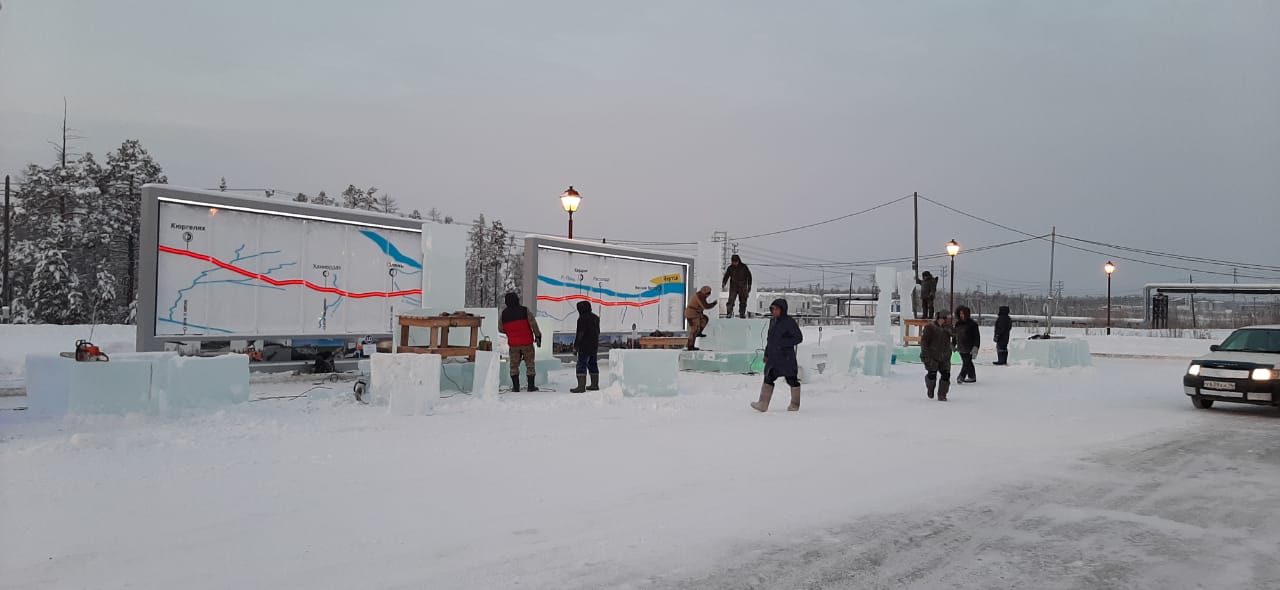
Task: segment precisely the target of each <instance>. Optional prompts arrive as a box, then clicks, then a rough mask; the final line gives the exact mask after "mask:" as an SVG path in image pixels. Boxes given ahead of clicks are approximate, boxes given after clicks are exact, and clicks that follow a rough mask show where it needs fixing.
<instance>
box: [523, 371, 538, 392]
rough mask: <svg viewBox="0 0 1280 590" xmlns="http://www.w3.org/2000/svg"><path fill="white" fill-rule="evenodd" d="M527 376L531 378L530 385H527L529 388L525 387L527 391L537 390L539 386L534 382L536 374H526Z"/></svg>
mask: <svg viewBox="0 0 1280 590" xmlns="http://www.w3.org/2000/svg"><path fill="white" fill-rule="evenodd" d="M525 377H526V378H528V380H529V387H527V388H526V389H525V391H537V390H538V386H537V385H534V384H533V378H534V376H533V375H526V376H525Z"/></svg>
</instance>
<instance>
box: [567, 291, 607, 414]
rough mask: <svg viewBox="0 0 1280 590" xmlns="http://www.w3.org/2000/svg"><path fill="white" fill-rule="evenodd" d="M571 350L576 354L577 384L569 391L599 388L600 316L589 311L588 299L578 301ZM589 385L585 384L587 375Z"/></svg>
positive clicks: (577, 391) (580, 391)
mask: <svg viewBox="0 0 1280 590" xmlns="http://www.w3.org/2000/svg"><path fill="white" fill-rule="evenodd" d="M573 350H574V352H576V353H577V354H578V370H577V376H578V386H577V387H575V388H573V389H570V390H569V393H582V392H584V391H599V390H600V365H599V359H598V358H597V356H598V355H599V354H600V316H598V315H596V314H595V313H594V312H592V311H591V302H590V301H579V302H578V331H577V333H576V334H575V335H574V339H573ZM588 375H590V376H591V385H587V376H588Z"/></svg>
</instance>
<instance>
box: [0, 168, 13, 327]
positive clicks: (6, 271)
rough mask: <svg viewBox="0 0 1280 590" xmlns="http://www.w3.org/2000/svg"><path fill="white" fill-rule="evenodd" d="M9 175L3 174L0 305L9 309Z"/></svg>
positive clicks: (11, 295)
mask: <svg viewBox="0 0 1280 590" xmlns="http://www.w3.org/2000/svg"><path fill="white" fill-rule="evenodd" d="M11 210H12V209H10V208H9V175H8V174H5V175H4V301H3V302H0V306H4V307H5V308H6V309H9V308H10V306H12V305H13V285H12V284H11V283H13V281H11V280H9V278H10V277H9V223H10V220H9V218H10V217H11V215H10V213H9V212H10V211H11Z"/></svg>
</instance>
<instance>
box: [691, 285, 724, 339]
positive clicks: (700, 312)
mask: <svg viewBox="0 0 1280 590" xmlns="http://www.w3.org/2000/svg"><path fill="white" fill-rule="evenodd" d="M710 297H711V287H710V286H709V285H703V286H702V288H701V289H698V292H697V293H694V294H693V297H690V298H689V305H686V306H685V308H684V319H686V320H689V345H688V346H687V347H686V348H687V349H688V350H698V347H697V346H694V343H695V342H697V341H698V337H699V336H702V330H703V329H705V328H706V327H707V324H708V323H710V322H711V318H708V317H707V310H708V309H711V308H713V307H715V306H716V303H717V302H716V301H712V302H710V303H707V299H709V298H710Z"/></svg>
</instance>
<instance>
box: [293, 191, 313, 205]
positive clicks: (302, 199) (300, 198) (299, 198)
mask: <svg viewBox="0 0 1280 590" xmlns="http://www.w3.org/2000/svg"><path fill="white" fill-rule="evenodd" d="M293 200H294V202H297V203H307V202H310V201H311V197H308V196H307V193H298V194H296V195H294V196H293Z"/></svg>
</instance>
